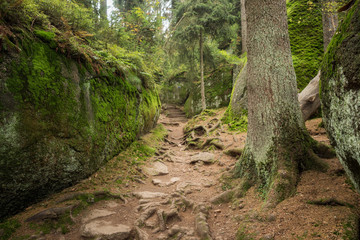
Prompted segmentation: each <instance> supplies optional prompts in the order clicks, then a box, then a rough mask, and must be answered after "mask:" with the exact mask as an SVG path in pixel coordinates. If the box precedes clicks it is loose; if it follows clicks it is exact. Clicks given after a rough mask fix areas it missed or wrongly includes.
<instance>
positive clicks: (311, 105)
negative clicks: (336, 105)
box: [298, 71, 320, 121]
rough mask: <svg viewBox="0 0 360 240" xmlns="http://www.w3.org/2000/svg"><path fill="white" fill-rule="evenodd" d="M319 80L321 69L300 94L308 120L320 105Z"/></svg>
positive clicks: (301, 106) (299, 97) (299, 98)
mask: <svg viewBox="0 0 360 240" xmlns="http://www.w3.org/2000/svg"><path fill="white" fill-rule="evenodd" d="M319 81H320V71H319V72H318V74H317V75H316V77H314V78H313V79H312V80H311V81H310V82H309V84H308V85H307V86H306V87H305V88H304V90H302V91H301V93H300V94H299V96H298V100H299V103H300V109H301V112H302V115H303V119H304V121H306V120H308V119H309V118H310V117H311V115H312V114H314V113H315V112H316V111H317V110H318V108H319V107H320V96H319Z"/></svg>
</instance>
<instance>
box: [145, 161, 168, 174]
mask: <svg viewBox="0 0 360 240" xmlns="http://www.w3.org/2000/svg"><path fill="white" fill-rule="evenodd" d="M143 170H144V172H145V173H147V174H149V175H151V176H161V175H166V174H169V170H168V167H167V166H166V165H165V164H164V163H162V162H153V163H151V164H150V166H147V167H144V168H143Z"/></svg>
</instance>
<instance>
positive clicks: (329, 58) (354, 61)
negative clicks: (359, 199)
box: [321, 1, 360, 191]
mask: <svg viewBox="0 0 360 240" xmlns="http://www.w3.org/2000/svg"><path fill="white" fill-rule="evenodd" d="M359 32H360V2H359V1H357V2H356V3H355V6H354V7H353V8H352V9H351V10H350V11H349V13H348V14H347V16H346V18H345V19H344V20H343V22H342V23H341V24H340V26H339V27H338V30H337V33H336V34H335V35H334V37H333V39H332V41H331V42H330V44H329V46H328V48H327V52H326V54H325V56H324V61H323V64H322V68H321V101H322V108H323V119H324V125H325V128H326V130H327V132H328V135H329V137H330V141H331V144H332V145H333V146H334V147H335V150H336V153H337V156H338V158H339V160H340V161H341V163H342V164H343V166H344V168H345V170H346V172H347V174H348V175H349V176H350V179H351V181H352V182H353V183H354V186H355V188H356V189H357V191H360V122H359V119H360V35H359Z"/></svg>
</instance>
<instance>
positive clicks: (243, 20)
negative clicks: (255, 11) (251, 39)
mask: <svg viewBox="0 0 360 240" xmlns="http://www.w3.org/2000/svg"><path fill="white" fill-rule="evenodd" d="M240 2H241V52H242V53H245V52H247V47H246V38H247V37H246V34H247V23H246V11H245V9H246V8H245V0H240Z"/></svg>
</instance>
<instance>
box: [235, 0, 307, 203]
mask: <svg viewBox="0 0 360 240" xmlns="http://www.w3.org/2000/svg"><path fill="white" fill-rule="evenodd" d="M245 7H246V12H247V29H248V32H247V33H248V34H247V36H248V41H247V49H248V62H247V76H246V77H247V91H248V134H247V140H246V145H245V150H244V154H243V155H242V157H241V158H240V159H239V161H238V163H237V165H236V168H235V174H236V175H237V176H240V177H243V179H247V180H250V181H252V182H256V183H258V184H259V187H260V188H261V189H262V190H263V191H264V193H266V196H267V200H268V204H269V205H268V206H273V205H274V204H277V203H278V202H280V201H282V200H283V199H284V198H286V197H288V196H290V195H291V194H292V193H293V192H294V190H295V186H296V183H297V180H298V173H299V170H300V169H299V167H300V166H302V167H306V166H308V162H309V160H311V159H312V157H313V155H312V151H310V148H309V146H310V145H311V137H310V136H309V135H308V133H307V131H306V130H305V127H304V122H303V120H302V116H301V111H300V108H299V104H298V100H297V88H296V76H295V71H294V68H293V64H292V57H291V51H290V41H289V35H288V25H287V15H286V3H285V1H284V0H251V1H246V6H245Z"/></svg>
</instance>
